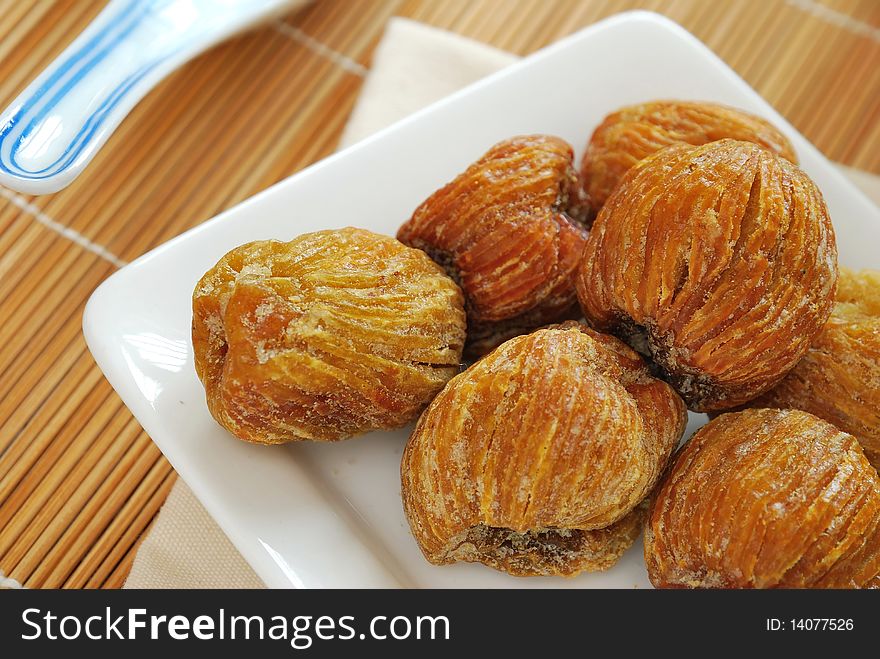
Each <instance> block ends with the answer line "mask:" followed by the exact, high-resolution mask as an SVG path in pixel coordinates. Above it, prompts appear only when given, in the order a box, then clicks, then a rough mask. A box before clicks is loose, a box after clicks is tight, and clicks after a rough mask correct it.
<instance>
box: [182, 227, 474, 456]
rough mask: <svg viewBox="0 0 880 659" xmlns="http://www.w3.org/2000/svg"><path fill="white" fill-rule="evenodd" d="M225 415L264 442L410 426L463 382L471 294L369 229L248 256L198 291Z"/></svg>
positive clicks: (213, 400) (211, 384) (203, 334)
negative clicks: (466, 303) (452, 383)
mask: <svg viewBox="0 0 880 659" xmlns="http://www.w3.org/2000/svg"><path fill="white" fill-rule="evenodd" d="M192 336H193V345H194V348H195V363H196V371H197V373H198V375H199V378H201V380H202V383H203V384H204V386H205V392H206V394H207V400H208V407H209V408H210V410H211V413H212V414H213V416H214V418H215V419H217V421H218V422H219V423H220V424H221V425H222V426H223V427H225V428H226V429H228V430H229V431H230V432H231V433H232V434H234V435H235V436H237V437H239V438H241V439H244V440H247V441H251V442H261V443H266V444H276V443H280V442H286V441H291V440H298V439H319V440H336V439H342V438H345V437H349V436H351V435H355V434H358V433H362V432H366V431H368V430H373V429H377V428H392V427H398V426H402V425H404V424H406V423H408V422H409V421H410V420H412V419H413V418H415V417H416V416H417V415H418V414H419V412H420V411H421V410H422V409H423V408H424V406H425V405H426V404H427V403H428V402H429V401H430V400H431V399H432V398H433V397H434V395H435V394H436V393H437V392H438V391H440V389H441V388H443V385H445V384H446V382H447V381H448V380H449V379H450V378H451V377H452V376H453V375H455V374H456V373H458V371H459V363H460V360H461V352H462V347H463V345H464V338H465V316H464V307H463V299H462V296H461V292H460V291H459V289H458V287H457V286H456V285H455V283H454V282H453V281H452V280H451V279H450V278H449V277H447V276H446V274H445V273H444V272H443V270H442V269H441V268H440V267H438V266H437V265H436V264H435V263H434V262H433V261H431V259H429V258H428V257H427V256H426V255H425V254H424V253H423V252H421V251H419V250H416V249H412V248H409V247H406V246H405V245H403V244H401V243H400V242H398V241H397V240H395V239H393V238H389V237H387V236H380V235H378V234H375V233H371V232H369V231H365V230H362V229H351V228H349V229H341V230H338V231H319V232H317V233H309V234H304V235H302V236H299V237H298V238H296V239H294V240H292V241H290V242H279V241H274V240H267V241H260V242H254V243H249V244H247V245H242V246H241V247H237V248H236V249H234V250H232V251H231V252H229V253H228V254H226V255H225V256H224V257H223V258H222V259H220V261H219V262H218V263H217V265H215V266H214V267H213V268H211V270H209V271H208V272H207V273H206V274H205V276H204V277H203V278H202V279H201V280H200V281H199V283H198V285H197V286H196V289H195V292H194V294H193V327H192Z"/></svg>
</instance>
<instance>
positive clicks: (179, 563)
mask: <svg viewBox="0 0 880 659" xmlns="http://www.w3.org/2000/svg"><path fill="white" fill-rule="evenodd" d="M515 60H516V57H515V56H513V55H510V54H508V53H504V52H502V51H499V50H496V49H494V48H491V47H489V46H486V45H484V44H481V43H477V42H475V41H471V40H469V39H465V38H463V37H460V36H458V35H455V34H451V33H449V32H444V31H441V30H437V29H434V28H431V27H427V26H425V25H422V24H419V23H415V22H412V21H408V20H405V19H401V18H394V19H392V20H391V21H390V22H389V24H388V27H387V29H386V32H385V35H384V37H383V39H382V41H381V43H380V44H379V46H378V48H377V49H376V52H375V54H374V56H373V64H372V68H371V71H370V74H369V76H368V78H367V80H366V82H365V84H364V87H363V90H362V92H361V96H360V99H359V101H358V104H357V106H356V107H355V109H354V111H353V113H352V115H351V118H350V119H349V122H348V126H347V128H346V130H345V133H344V135H343V138H342V141H341V146H346V145H348V144H351V143H353V142H356V141H357V140H359V139H361V138H363V137H365V136H367V135H369V134H370V133H372V132H375V131H377V130H379V129H380V128H384V127H385V126H387V125H389V124H392V123H394V122H395V121H397V120H398V119H400V118H402V117H404V116H406V115H408V114H410V113H412V112H414V111H416V110H418V109H420V108H422V107H424V106H426V105H428V104H429V103H431V102H433V101H435V100H437V99H439V98H442V97H443V96H446V95H448V94H450V93H452V92H454V91H456V90H458V89H460V88H462V87H464V86H465V85H467V84H469V83H471V82H474V81H475V80H478V79H480V78H482V77H484V76H486V75H488V74H490V73H493V72H495V71H497V70H498V69H500V68H502V67H504V66H506V65H508V64H510V63H512V62H514V61H515ZM843 169H845V170H846V172H845V173H847V174H848V175H850V177H851V178H852V179H853V181H854V182H855V183H856V184H857V185H858V186H859V187H860V188H862V189H863V190H864V191H865V192H866V193H867V194H868V195H869V196H871V197H872V198H873V199H874V200H875V202H877V203H878V204H880V178H878V177H875V176H872V175H870V174H866V173H865V172H860V171H858V170H851V169H849V168H843ZM125 587H126V588H262V587H264V586H263V583H262V582H261V581H260V579H259V578H258V577H257V575H256V574H255V573H254V572H253V570H252V569H251V568H250V566H249V565H248V564H247V563H246V562H245V560H244V559H243V558H242V557H241V555H240V554H239V553H238V551H237V550H236V549H235V547H233V546H232V543H231V542H230V541H229V539H228V538H227V537H226V535H225V534H224V533H223V532H222V531H221V530H220V528H219V527H218V526H217V524H216V523H215V522H214V520H213V519H212V518H211V517H210V516H209V515H208V513H207V512H206V511H205V509H204V508H203V507H202V505H201V504H200V503H199V502H198V500H197V499H196V498H195V496H194V495H193V493H192V491H191V490H190V489H189V488H188V487H187V486H186V484H185V483H184V482H183V481H182V480H179V481H178V482H177V484H176V485H175V486H174V488H173V489H172V491H171V494H170V495H169V496H168V500H167V502H166V503H165V505H164V506H163V507H162V510H161V511H160V513H159V516H158V519H157V520H156V523H155V525H154V526H153V529H152V531H151V532H150V534H149V535H148V536H147V538H146V539H145V540H144V542H143V544H142V545H141V547H140V550H139V551H138V554H137V556H136V558H135V561H134V565H133V567H132V569H131V573H130V574H129V577H128V581H127V582H126V584H125Z"/></svg>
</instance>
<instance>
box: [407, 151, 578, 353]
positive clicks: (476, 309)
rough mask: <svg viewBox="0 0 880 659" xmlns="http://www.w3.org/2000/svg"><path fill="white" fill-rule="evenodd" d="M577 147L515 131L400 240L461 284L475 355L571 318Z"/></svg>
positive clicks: (419, 214) (416, 216)
mask: <svg viewBox="0 0 880 659" xmlns="http://www.w3.org/2000/svg"><path fill="white" fill-rule="evenodd" d="M572 158H573V153H572V149H571V147H570V146H569V145H568V144H567V143H565V142H564V141H562V140H561V139H559V138H556V137H549V136H544V135H529V136H523V137H515V138H513V139H510V140H507V141H505V142H501V143H499V144H496V145H495V146H494V147H492V148H491V149H490V150H489V151H488V152H487V153H486V154H485V155H484V156H483V157H482V158H480V159H479V160H478V161H476V162H475V163H474V164H472V165H471V166H470V167H468V169H467V170H466V171H465V172H464V173H463V174H461V175H460V176H458V177H457V178H456V179H455V180H454V181H452V182H451V183H449V184H448V185H446V186H445V187H443V188H441V189H440V190H438V191H437V192H435V193H434V194H433V195H431V197H429V198H428V199H427V200H426V201H425V202H424V203H423V204H422V205H421V206H419V207H418V208H417V209H416V211H415V212H414V213H413V215H412V217H411V218H410V220H409V221H407V222H406V223H405V224H404V225H403V226H402V227H401V228H400V230H399V231H398V234H397V237H398V238H399V239H400V240H401V241H403V242H404V243H406V244H407V245H411V246H412V247H418V248H419V249H423V250H425V251H426V252H427V253H428V254H429V255H430V256H431V257H432V258H434V259H435V260H436V261H437V262H438V263H440V264H441V265H442V266H443V267H444V268H446V270H447V271H448V272H449V274H450V275H451V276H452V277H453V279H455V281H456V282H458V284H459V285H460V286H461V288H462V291H463V292H464V296H465V304H466V308H467V314H468V352H469V353H471V354H484V353H486V352H488V351H489V350H490V349H491V348H494V347H495V346H497V345H498V344H500V343H501V342H502V341H504V340H505V339H507V338H510V337H511V336H515V335H517V334H522V333H524V332H527V331H529V330H531V329H534V328H536V327H539V326H541V325H546V324H548V323H551V322H555V321H557V320H561V319H565V318H569V317H572V313H573V312H574V311H575V309H576V307H577V300H576V296H575V293H574V273H575V270H576V268H577V266H578V262H579V257H580V253H581V250H582V249H583V244H584V239H585V238H586V235H587V230H586V227H585V226H584V225H583V224H582V222H581V220H582V219H583V216H584V212H585V209H584V207H583V200H582V191H581V186H580V183H579V180H578V176H577V171H576V170H575V168H574V165H573V162H572Z"/></svg>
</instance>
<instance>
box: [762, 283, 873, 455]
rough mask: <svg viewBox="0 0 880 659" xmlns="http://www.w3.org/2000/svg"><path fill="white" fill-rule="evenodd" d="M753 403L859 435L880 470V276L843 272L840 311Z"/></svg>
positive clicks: (835, 309) (836, 311) (838, 305)
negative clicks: (788, 410) (793, 412)
mask: <svg viewBox="0 0 880 659" xmlns="http://www.w3.org/2000/svg"><path fill="white" fill-rule="evenodd" d="M748 405H749V407H776V408H783V409H784V408H794V409H798V410H805V411H807V412H810V413H812V414H815V415H816V416H818V417H821V418H822V419H825V420H826V421H829V422H830V423H833V424H834V425H835V426H837V427H838V428H840V429H841V430H844V431H846V432H848V433H850V434H851V435H853V436H855V437H856V439H858V440H859V442H861V444H862V448H863V449H864V450H865V455H866V456H867V457H868V460H870V461H871V464H873V465H874V466H875V467H877V468H880V272H876V271H868V270H866V271H862V272H858V273H854V272H851V271H849V270H846V269H845V268H841V270H840V279H839V280H838V288H837V303H836V304H835V305H834V311H833V312H832V313H831V318H829V319H828V322H827V323H825V327H824V328H822V331H821V332H819V335H818V336H817V337H816V339H815V340H814V341H813V343H812V344H811V345H810V349H809V350H807V354H806V355H804V357H803V359H801V360H800V361H799V362H798V363H797V365H796V366H795V367H794V368H793V369H792V370H791V371H790V372H789V374H788V375H786V376H785V378H784V379H783V380H782V382H780V383H779V384H778V385H776V386H775V387H773V389H771V390H770V391H768V392H767V393H765V394H763V395H761V396H759V397H758V398H757V399H755V400H753V401H751V402H750V403H749V404H748Z"/></svg>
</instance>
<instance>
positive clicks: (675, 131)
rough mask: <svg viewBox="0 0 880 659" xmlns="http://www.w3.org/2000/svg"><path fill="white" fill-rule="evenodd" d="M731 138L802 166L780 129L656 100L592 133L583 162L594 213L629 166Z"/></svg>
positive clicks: (714, 109)
mask: <svg viewBox="0 0 880 659" xmlns="http://www.w3.org/2000/svg"><path fill="white" fill-rule="evenodd" d="M726 138H727V139H734V140H742V141H743V142H754V143H755V144H758V145H759V146H762V147H764V148H765V149H769V150H771V151H774V152H776V153H778V154H779V155H781V156H782V157H783V158H787V159H788V160H790V161H791V162H793V163H797V156H796V155H795V152H794V147H793V146H792V145H791V142H789V141H788V138H787V137H785V135H783V134H782V133H781V132H779V130H778V129H777V128H776V127H775V126H773V125H772V124H771V123H770V122H768V121H767V120H765V119H762V118H761V117H757V116H755V115H753V114H749V113H748V112H743V111H742V110H737V109H735V108H730V107H727V106H725V105H718V104H717V103H700V102H693V101H654V102H652V103H643V104H641V105H632V106H629V107H625V108H621V109H620V110H618V111H617V112H614V113H612V114H609V115H608V116H607V117H605V120H604V121H603V122H602V123H601V124H600V125H599V127H598V128H596V130H595V131H594V132H593V136H592V137H591V138H590V141H589V143H588V144H587V149H586V151H585V152H584V158H583V161H582V163H581V179H582V181H583V184H584V189H585V190H586V192H587V197H588V199H589V202H590V206H591V209H592V210H593V211H594V212H598V211H599V209H600V208H601V207H602V205H603V204H604V203H605V202H606V201H607V199H608V197H610V196H611V193H612V192H614V188H616V187H617V184H618V183H619V182H620V180H621V179H622V178H623V175H624V174H626V172H627V171H628V170H629V169H630V167H632V166H633V165H635V164H636V163H637V162H639V161H640V160H642V159H644V158H647V157H648V156H650V155H651V154H653V153H656V152H657V151H659V150H660V149H662V148H664V147H667V146H670V145H672V144H690V145H692V146H700V145H702V144H708V143H709V142H714V141H716V140H721V139H726Z"/></svg>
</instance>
